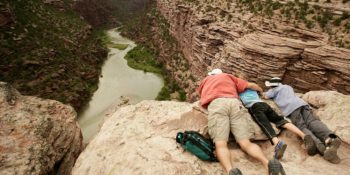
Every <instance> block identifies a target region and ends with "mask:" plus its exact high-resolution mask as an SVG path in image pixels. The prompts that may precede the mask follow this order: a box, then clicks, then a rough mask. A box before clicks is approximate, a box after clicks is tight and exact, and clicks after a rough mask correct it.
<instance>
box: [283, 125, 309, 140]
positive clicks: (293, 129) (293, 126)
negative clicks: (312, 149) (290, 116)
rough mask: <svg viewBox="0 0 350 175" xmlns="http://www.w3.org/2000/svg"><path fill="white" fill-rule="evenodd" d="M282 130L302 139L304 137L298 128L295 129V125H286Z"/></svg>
mask: <svg viewBox="0 0 350 175" xmlns="http://www.w3.org/2000/svg"><path fill="white" fill-rule="evenodd" d="M282 128H285V129H287V130H289V131H291V132H292V133H294V134H296V135H298V136H299V137H300V138H302V139H303V138H304V137H305V134H304V133H303V132H302V131H301V130H300V129H299V128H297V127H296V126H295V125H293V124H292V123H286V124H284V125H283V126H282Z"/></svg>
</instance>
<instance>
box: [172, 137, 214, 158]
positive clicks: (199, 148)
mask: <svg viewBox="0 0 350 175" xmlns="http://www.w3.org/2000/svg"><path fill="white" fill-rule="evenodd" d="M176 142H177V143H180V145H181V146H182V147H183V148H184V149H185V150H187V151H189V152H191V153H192V154H194V155H195V156H197V157H198V158H200V159H201V160H205V161H213V162H214V161H215V162H216V161H218V160H217V158H216V157H215V155H214V150H215V146H214V144H213V142H212V141H211V140H210V139H207V138H205V137H204V136H202V135H201V134H199V133H198V132H196V131H185V132H178V133H177V134H176Z"/></svg>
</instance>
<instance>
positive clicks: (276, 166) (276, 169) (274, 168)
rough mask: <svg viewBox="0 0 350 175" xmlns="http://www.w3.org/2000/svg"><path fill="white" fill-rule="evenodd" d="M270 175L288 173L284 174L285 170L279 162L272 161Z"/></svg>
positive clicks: (270, 162)
mask: <svg viewBox="0 0 350 175" xmlns="http://www.w3.org/2000/svg"><path fill="white" fill-rule="evenodd" d="M268 167H269V175H286V172H284V169H283V167H282V165H281V163H280V162H278V160H275V159H273V160H270V161H269V165H268Z"/></svg>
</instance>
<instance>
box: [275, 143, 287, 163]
mask: <svg viewBox="0 0 350 175" xmlns="http://www.w3.org/2000/svg"><path fill="white" fill-rule="evenodd" d="M286 149H287V145H286V144H283V145H282V148H281V149H279V150H278V152H277V155H276V156H275V158H276V159H281V158H282V157H283V155H284V152H285V151H286Z"/></svg>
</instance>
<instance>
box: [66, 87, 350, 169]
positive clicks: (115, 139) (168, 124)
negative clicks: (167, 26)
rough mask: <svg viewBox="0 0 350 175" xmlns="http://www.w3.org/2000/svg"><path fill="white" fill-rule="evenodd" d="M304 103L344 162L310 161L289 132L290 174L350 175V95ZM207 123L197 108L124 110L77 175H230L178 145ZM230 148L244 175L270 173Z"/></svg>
mask: <svg viewBox="0 0 350 175" xmlns="http://www.w3.org/2000/svg"><path fill="white" fill-rule="evenodd" d="M303 98H304V99H305V100H306V101H307V102H309V103H310V104H311V105H313V106H314V108H315V112H316V113H317V114H318V115H319V117H320V118H321V120H322V121H324V122H325V123H327V124H328V126H329V127H330V129H331V130H334V131H335V132H336V133H337V134H338V135H339V136H340V137H341V138H342V140H343V144H342V146H341V148H340V149H339V156H340V158H341V160H342V162H341V163H340V164H337V165H334V164H331V163H329V162H327V161H325V160H323V158H322V157H321V156H319V155H316V156H312V157H310V156H308V155H307V153H306V150H304V149H303V148H302V142H301V140H299V139H298V138H297V136H296V135H294V134H293V133H290V132H287V131H283V132H282V134H281V136H280V137H281V138H282V139H284V140H285V141H286V142H287V144H288V148H287V150H286V154H285V156H284V158H283V159H282V164H283V165H284V166H285V169H286V172H287V174H305V175H316V174H339V175H347V174H348V171H347V169H348V167H349V166H350V161H349V155H350V147H349V143H350V140H349V138H350V137H349V134H350V132H349V131H350V128H349V123H350V117H349V116H348V114H349V113H350V105H349V104H350V96H346V95H343V94H340V93H337V92H327V91H312V92H309V93H306V94H305V95H303ZM340 104H341V105H340ZM206 124H207V118H206V115H204V114H203V113H202V112H200V111H198V110H197V107H196V104H195V103H194V104H190V103H185V102H171V101H163V102H159V101H143V102H141V103H138V104H136V105H129V106H126V107H122V108H119V109H118V110H117V111H116V112H115V113H112V115H110V116H109V117H107V118H106V120H105V122H104V124H103V125H102V127H101V130H100V132H99V133H98V135H97V136H96V137H95V138H94V139H93V140H92V141H91V142H90V144H89V145H88V146H87V147H86V149H85V150H84V151H83V152H82V154H81V155H80V156H79V158H78V159H77V162H76V164H75V165H74V168H73V170H72V174H73V175H90V174H91V175H102V174H135V175H137V174H143V175H147V174H150V175H151V174H152V175H153V174H169V175H178V174H193V175H195V174H196V175H199V174H201V175H212V174H225V173H224V171H223V168H222V167H221V165H220V164H219V163H208V162H204V161H201V160H199V159H198V158H196V157H195V156H193V155H191V154H190V153H188V152H184V151H183V149H182V148H181V147H180V146H179V145H177V144H176V141H175V135H176V133H177V132H179V131H184V130H196V131H200V132H202V133H206ZM257 133H258V132H257ZM257 143H258V144H259V145H260V146H261V147H262V149H263V151H264V153H265V154H266V155H267V156H268V157H272V156H273V147H272V146H271V145H270V143H269V142H268V141H259V142H257ZM229 147H230V151H231V154H232V156H233V161H234V162H235V165H236V166H238V167H240V169H241V170H242V171H243V173H244V174H249V175H261V174H262V172H264V171H263V166H262V165H261V164H260V163H259V162H257V161H256V160H254V159H253V158H251V157H249V156H247V155H246V154H244V153H243V152H242V151H241V150H240V149H239V148H238V146H237V145H236V144H235V143H234V142H233V141H231V142H230V144H229Z"/></svg>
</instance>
